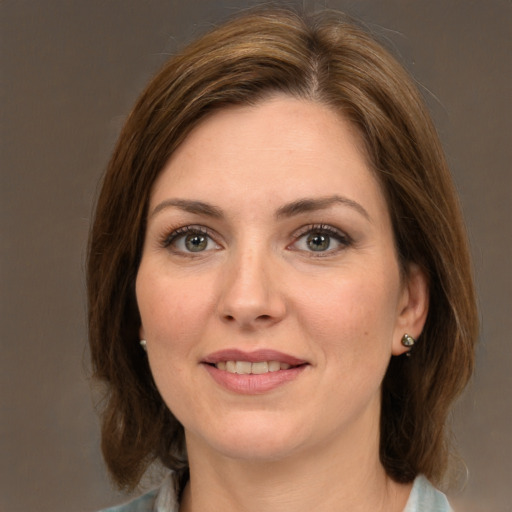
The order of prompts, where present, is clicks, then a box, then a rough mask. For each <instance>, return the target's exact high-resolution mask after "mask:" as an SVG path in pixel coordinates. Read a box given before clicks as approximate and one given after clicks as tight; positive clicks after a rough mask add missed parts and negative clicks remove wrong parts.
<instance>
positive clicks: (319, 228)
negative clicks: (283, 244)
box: [289, 224, 353, 258]
mask: <svg viewBox="0 0 512 512" xmlns="http://www.w3.org/2000/svg"><path fill="white" fill-rule="evenodd" d="M311 234H319V235H327V236H329V237H331V238H333V239H334V240H336V241H337V242H338V243H339V244H340V246H341V247H338V248H337V249H327V250H325V251H313V250H310V251H307V252H308V253H310V254H309V256H312V257H317V258H318V257H320V258H321V257H326V256H331V255H332V254H335V253H337V252H339V251H342V250H343V249H345V248H347V247H349V246H350V245H352V242H353V240H352V239H351V238H350V236H348V235H347V234H346V233H344V232H343V231H340V230H339V229H337V228H335V227H333V226H330V225H328V224H313V225H309V226H304V227H303V228H301V229H300V230H299V231H298V232H297V233H296V234H295V236H294V238H295V240H294V242H293V243H292V244H290V246H289V247H291V246H293V245H295V244H297V242H298V241H299V240H301V239H302V238H304V237H305V236H307V235H311Z"/></svg>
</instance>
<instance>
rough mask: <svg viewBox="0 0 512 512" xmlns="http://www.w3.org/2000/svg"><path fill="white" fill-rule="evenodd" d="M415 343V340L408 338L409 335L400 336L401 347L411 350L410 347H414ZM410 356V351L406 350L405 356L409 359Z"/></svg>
mask: <svg viewBox="0 0 512 512" xmlns="http://www.w3.org/2000/svg"><path fill="white" fill-rule="evenodd" d="M415 343H416V340H415V339H414V338H413V337H412V336H410V335H409V334H407V333H406V334H404V335H403V336H402V345H403V346H404V347H407V348H408V349H411V348H412V347H414V344H415ZM410 355H411V351H410V350H408V351H407V353H406V356H408V357H410Z"/></svg>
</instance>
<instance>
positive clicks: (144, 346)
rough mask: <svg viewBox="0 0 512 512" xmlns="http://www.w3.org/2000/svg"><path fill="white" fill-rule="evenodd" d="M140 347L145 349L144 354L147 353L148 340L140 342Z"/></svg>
mask: <svg viewBox="0 0 512 512" xmlns="http://www.w3.org/2000/svg"><path fill="white" fill-rule="evenodd" d="M139 343H140V346H141V347H142V348H143V349H144V352H147V351H148V349H147V348H146V340H140V342H139Z"/></svg>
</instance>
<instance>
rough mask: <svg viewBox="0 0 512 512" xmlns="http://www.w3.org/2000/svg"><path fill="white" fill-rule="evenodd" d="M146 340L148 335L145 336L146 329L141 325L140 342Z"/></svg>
mask: <svg viewBox="0 0 512 512" xmlns="http://www.w3.org/2000/svg"><path fill="white" fill-rule="evenodd" d="M145 339H146V335H145V334H144V327H143V326H142V324H140V328H139V340H145Z"/></svg>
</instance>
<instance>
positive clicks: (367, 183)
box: [136, 96, 421, 460]
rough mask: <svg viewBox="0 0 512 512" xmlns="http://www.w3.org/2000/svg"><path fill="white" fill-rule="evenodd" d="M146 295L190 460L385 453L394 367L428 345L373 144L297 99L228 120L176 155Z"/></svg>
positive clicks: (218, 118) (158, 372)
mask: <svg viewBox="0 0 512 512" xmlns="http://www.w3.org/2000/svg"><path fill="white" fill-rule="evenodd" d="M416 281H417V280H416ZM136 295H137V302H138V306H139V310H140V314H141V319H142V327H141V333H140V334H141V337H142V338H144V339H146V340H147V351H148V353H147V355H148V358H149V363H150V366H151V371H152V373H153V376H154V380H155V382H156V385H157V387H158V389H159V391H160V393H161V395H162V397H163V399H164V401H165V402H166V404H167V405H168V407H169V408H170V410H171V411H172V412H173V413H174V415H175V416H176V417H177V418H178V420H179V421H180V422H181V423H182V424H183V426H184V428H185V432H186V437H187V444H188V447H189V451H191V450H194V449H198V450H200V451H201V450H202V451H203V452H204V451H205V450H211V451H212V453H216V454H221V455H223V456H228V457H235V458H245V459H260V460H263V459H269V458H271V459H279V458H282V457H287V456H292V455H294V454H300V453H302V452H304V451H305V450H306V451H307V450H311V449H318V448H319V447H326V446H330V445H331V444H332V443H338V444H339V443H341V444H345V445H350V446H351V447H353V448H354V449H356V448H357V447H358V443H363V442H366V443H369V442H370V441H369V438H368V436H370V439H371V442H370V444H372V443H375V442H378V423H379V411H380V397H379V394H380V386H381V382H382V379H383V376H384V373H385V371H386V367H387V365H388V362H389V359H390V357H391V355H392V354H400V353H401V352H402V351H403V350H405V349H403V347H401V344H400V339H401V337H402V336H403V334H404V332H408V333H409V334H411V335H418V334H419V331H420V330H421V327H419V326H418V322H417V321H416V323H414V321H413V317H414V315H413V314H412V313H411V310H414V311H416V310H415V309H414V308H416V309H417V307H416V306H415V304H413V302H414V301H415V300H416V299H415V297H416V296H417V294H415V293H414V292H413V293H411V289H410V286H409V285H408V284H407V283H405V284H404V283H402V281H401V279H400V272H399V267H398V263H397V257H396V253H395V248H394V244H393V234H392V228H391V223H390V217H389V214H388V210H387V206H386V202H385V199H384V196H383V194H382V191H381V189H380V187H379V184H378V182H377V181H376V179H375V177H374V175H373V174H372V172H371V171H370V169H369V166H368V163H367V160H366V158H365V155H364V152H363V151H362V145H361V143H360V141H359V139H358V136H357V135H356V134H355V132H354V130H353V129H352V127H351V125H350V124H348V123H347V122H346V121H345V120H344V119H342V118H341V117H339V116H338V115H337V114H335V113H333V112H332V111H331V110H329V109H328V108H327V107H324V106H321V105H318V104H315V103H312V102H308V101H299V100H296V99H292V98H288V97H285V96H278V97H274V98H272V99H269V100H266V101H264V102H262V103H260V104H258V105H257V106H254V107H233V108H228V109H225V110H222V111H220V112H217V113H215V114H213V115H212V116H211V117H209V118H208V119H206V120H205V121H203V122H202V123H201V124H200V125H199V126H198V127H197V128H196V129H195V130H194V131H193V132H192V133H191V134H190V135H189V136H188V138H187V139H186V140H185V141H184V143H183V144H182V145H181V146H180V148H179V149H178V150H177V151H176V152H175V153H174V155H173V156H172V158H171V159H170V161H169V162H168V163H167V165H166V166H165V168H164V169H163V171H162V173H161V175H160V176H159V178H158V179H157V181H156V182H155V185H154V188H153V191H152V195H151V198H150V205H149V212H148V219H147V232H146V238H145V242H144V248H143V254H142V261H141V264H140V268H139V271H138V275H137V282H136ZM416 302H417V301H416ZM416 316H418V315H416ZM141 357H143V355H142V353H141ZM376 440H377V441H376ZM304 453H305V452H304Z"/></svg>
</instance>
